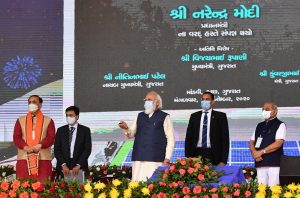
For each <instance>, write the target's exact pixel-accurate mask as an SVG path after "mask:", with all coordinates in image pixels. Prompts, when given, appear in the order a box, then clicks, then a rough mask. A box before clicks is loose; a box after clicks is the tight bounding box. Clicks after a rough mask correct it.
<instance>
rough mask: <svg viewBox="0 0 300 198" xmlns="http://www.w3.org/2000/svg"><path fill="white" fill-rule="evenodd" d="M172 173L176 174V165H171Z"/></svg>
mask: <svg viewBox="0 0 300 198" xmlns="http://www.w3.org/2000/svg"><path fill="white" fill-rule="evenodd" d="M170 171H171V172H175V171H176V166H175V165H174V164H172V165H171V167H170Z"/></svg>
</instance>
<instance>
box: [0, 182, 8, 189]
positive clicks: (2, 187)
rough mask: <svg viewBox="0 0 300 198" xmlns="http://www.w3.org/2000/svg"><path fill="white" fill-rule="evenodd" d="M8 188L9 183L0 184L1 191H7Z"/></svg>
mask: <svg viewBox="0 0 300 198" xmlns="http://www.w3.org/2000/svg"><path fill="white" fill-rule="evenodd" d="M8 188H9V183H8V182H2V183H1V190H3V191H7V190H8Z"/></svg>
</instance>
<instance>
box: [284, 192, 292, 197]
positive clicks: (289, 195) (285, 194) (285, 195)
mask: <svg viewBox="0 0 300 198" xmlns="http://www.w3.org/2000/svg"><path fill="white" fill-rule="evenodd" d="M284 197H287V198H290V197H293V194H292V193H291V192H286V193H284Z"/></svg>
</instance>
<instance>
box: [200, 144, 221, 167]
mask: <svg viewBox="0 0 300 198" xmlns="http://www.w3.org/2000/svg"><path fill="white" fill-rule="evenodd" d="M195 155H196V156H201V157H202V158H206V159H208V160H209V161H210V162H211V163H212V164H213V165H217V163H216V162H215V161H214V155H213V153H212V150H211V148H200V147H197V148H196V150H195Z"/></svg>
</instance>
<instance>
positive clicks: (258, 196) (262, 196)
mask: <svg viewBox="0 0 300 198" xmlns="http://www.w3.org/2000/svg"><path fill="white" fill-rule="evenodd" d="M265 197H266V193H265V192H258V193H256V195H255V198H265Z"/></svg>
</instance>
